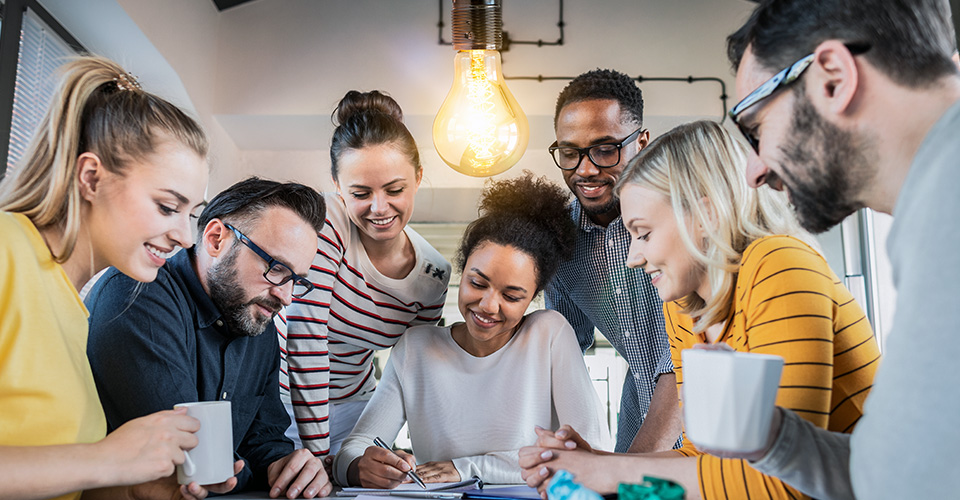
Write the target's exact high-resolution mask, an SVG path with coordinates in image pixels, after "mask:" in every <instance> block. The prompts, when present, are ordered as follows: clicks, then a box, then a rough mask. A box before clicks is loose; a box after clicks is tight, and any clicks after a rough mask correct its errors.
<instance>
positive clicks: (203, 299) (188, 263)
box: [166, 247, 222, 328]
mask: <svg viewBox="0 0 960 500" xmlns="http://www.w3.org/2000/svg"><path fill="white" fill-rule="evenodd" d="M194 248H196V247H192V248H189V249H186V250H181V251H179V252H177V253H176V255H174V256H173V257H171V258H170V259H168V260H167V264H166V265H167V267H168V268H169V269H170V273H171V274H173V275H175V276H177V277H179V279H180V280H182V281H183V283H184V285H186V290H187V293H188V294H190V300H192V301H193V303H194V305H196V317H195V318H194V320H195V321H196V322H197V327H199V328H207V327H209V326H210V325H212V324H213V323H215V322H216V321H217V320H219V319H220V316H222V315H221V314H220V310H219V309H217V306H216V304H214V303H213V299H211V298H210V296H209V295H207V292H206V290H204V289H203V285H202V284H200V278H199V277H198V276H197V273H196V272H195V271H194V270H193V260H194V259H195V258H196V256H195V254H194Z"/></svg>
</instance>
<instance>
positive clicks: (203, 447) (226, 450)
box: [175, 401, 233, 485]
mask: <svg viewBox="0 0 960 500" xmlns="http://www.w3.org/2000/svg"><path fill="white" fill-rule="evenodd" d="M175 408H186V409H187V415H190V416H191V417H193V418H195V419H197V420H199V421H200V430H198V431H197V433H196V435H197V439H198V440H199V444H197V446H196V448H194V449H192V450H189V451H187V452H186V461H185V462H184V463H183V464H182V465H178V466H177V482H179V483H180V484H189V483H191V482H193V481H196V482H197V483H198V484H201V485H207V484H218V483H222V482H224V481H226V480H227V479H230V478H231V477H232V476H233V418H232V416H231V413H230V402H229V401H200V402H196V403H180V404H178V405H175Z"/></svg>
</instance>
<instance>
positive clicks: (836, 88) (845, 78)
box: [805, 40, 860, 115]
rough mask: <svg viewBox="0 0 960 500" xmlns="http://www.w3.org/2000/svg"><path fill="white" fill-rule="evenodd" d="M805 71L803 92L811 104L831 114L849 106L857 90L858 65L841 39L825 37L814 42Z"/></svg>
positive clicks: (858, 82) (843, 112)
mask: <svg viewBox="0 0 960 500" xmlns="http://www.w3.org/2000/svg"><path fill="white" fill-rule="evenodd" d="M807 73H808V74H807V75H806V77H805V78H807V81H806V89H807V96H808V98H809V99H810V102H811V103H812V104H813V105H814V107H815V108H817V109H818V110H819V111H820V112H821V113H824V112H826V113H830V114H833V115H842V114H845V113H847V112H848V111H849V110H850V107H851V103H852V102H853V100H854V97H856V95H857V91H858V90H859V85H860V67H859V66H858V65H857V59H856V57H855V56H854V55H853V54H852V53H850V49H848V48H847V46H846V45H844V44H843V42H840V41H839V40H827V41H825V42H823V43H821V44H820V45H818V46H817V49H816V50H815V51H814V58H813V63H812V64H811V65H810V68H808V69H807Z"/></svg>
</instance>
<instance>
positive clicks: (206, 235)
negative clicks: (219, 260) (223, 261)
mask: <svg viewBox="0 0 960 500" xmlns="http://www.w3.org/2000/svg"><path fill="white" fill-rule="evenodd" d="M231 233H232V231H230V230H229V229H227V226H226V225H224V223H223V221H222V220H220V219H210V222H208V223H207V227H205V228H203V237H202V238H201V241H200V243H201V244H203V248H204V249H205V250H206V251H207V254H208V255H209V256H211V257H219V256H220V254H222V253H224V252H225V251H227V250H229V249H230V244H229V243H227V241H228V240H230V234H231Z"/></svg>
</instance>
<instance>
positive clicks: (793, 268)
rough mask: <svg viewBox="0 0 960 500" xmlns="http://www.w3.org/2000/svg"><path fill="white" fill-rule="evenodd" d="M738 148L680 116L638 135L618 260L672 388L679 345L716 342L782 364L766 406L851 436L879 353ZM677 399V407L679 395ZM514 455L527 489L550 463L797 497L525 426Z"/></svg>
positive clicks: (689, 459)
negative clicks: (533, 438)
mask: <svg viewBox="0 0 960 500" xmlns="http://www.w3.org/2000/svg"><path fill="white" fill-rule="evenodd" d="M746 162H747V155H746V151H745V149H744V147H743V146H742V145H740V144H739V143H738V142H736V141H734V140H733V139H732V138H731V136H730V135H729V134H728V133H727V132H726V130H724V129H723V128H722V127H721V126H720V125H718V124H716V123H714V122H709V121H700V122H694V123H690V124H686V125H681V126H679V127H677V128H675V129H673V130H671V131H670V132H667V133H666V134H664V135H663V136H662V137H660V138H658V139H657V140H656V141H654V142H653V143H651V144H650V146H648V147H647V148H646V149H644V150H643V151H642V152H641V153H640V155H638V156H637V158H635V159H634V160H633V161H631V163H630V164H629V165H628V166H627V169H626V170H625V171H624V173H623V175H622V176H621V179H620V181H619V183H618V185H617V192H618V193H619V195H620V200H621V201H620V203H621V210H622V213H623V218H624V224H625V226H626V227H627V230H628V231H629V232H630V234H631V235H632V236H633V238H634V240H633V243H632V244H631V248H630V256H629V258H628V260H627V265H629V266H631V267H642V268H643V269H644V271H645V272H647V273H648V274H650V277H651V281H652V283H653V284H654V286H655V287H656V288H657V291H658V293H659V294H660V297H661V298H662V299H663V301H664V317H665V320H666V326H667V334H668V336H669V337H670V350H671V353H672V357H673V362H674V367H675V369H676V376H677V386H678V388H679V387H681V386H682V384H683V367H682V366H681V363H680V359H681V358H680V352H681V351H682V350H683V349H687V348H690V347H693V346H694V345H696V344H703V343H708V344H717V343H724V344H727V345H728V346H730V347H731V348H733V349H735V350H737V351H742V352H760V353H765V354H775V355H778V356H782V357H783V358H784V359H785V361H786V362H785V366H784V371H783V377H782V379H781V382H780V389H779V392H778V393H777V404H778V405H779V406H782V407H785V408H790V409H792V410H794V411H795V412H797V413H798V414H800V415H801V416H803V417H804V418H807V419H808V420H810V421H811V422H813V423H815V424H816V425H818V426H821V427H823V428H826V429H829V430H831V431H837V432H851V431H852V430H853V427H854V426H855V425H856V423H857V421H858V420H859V418H860V416H861V414H862V413H863V403H864V401H865V400H866V397H867V394H868V393H869V390H870V387H871V385H872V383H873V376H874V373H875V371H876V368H877V365H878V362H879V358H880V353H879V348H878V346H877V342H876V340H875V338H874V336H873V332H872V331H871V329H870V324H869V323H868V321H867V320H866V318H865V316H864V314H863V311H862V310H861V309H860V306H858V305H857V303H856V302H855V301H854V300H853V297H852V296H851V295H850V292H849V291H848V290H847V289H846V288H845V287H844V286H843V284H842V282H841V281H840V279H839V278H837V276H836V275H835V274H834V273H833V272H832V271H831V270H830V267H829V266H828V265H827V262H826V261H825V260H824V258H823V257H822V256H821V255H820V253H818V251H817V250H816V249H815V248H814V247H813V246H811V244H810V243H808V242H807V241H810V242H812V238H811V237H810V235H809V234H807V233H805V232H804V231H803V230H802V229H800V227H799V225H798V224H797V222H796V220H795V219H794V216H793V214H792V211H791V210H790V209H789V206H788V203H787V200H786V198H785V196H784V195H783V194H782V193H779V192H775V191H773V190H771V189H769V188H766V187H763V188H761V189H759V190H753V189H750V188H749V187H748V186H747V185H746V182H745V181H744V179H745V176H744V170H745V168H746ZM681 404H682V402H681ZM539 433H540V439H539V440H538V442H537V445H536V446H531V447H527V448H524V449H523V450H521V456H520V465H521V467H523V468H524V471H523V477H524V479H525V480H526V481H527V483H528V484H530V485H532V486H538V487H540V488H541V490H542V489H543V487H544V486H545V485H546V484H547V481H546V479H548V478H549V477H550V476H552V474H553V473H554V472H555V471H557V470H560V469H566V470H568V471H570V472H572V473H573V474H574V476H575V479H576V480H577V481H578V482H580V483H582V484H585V485H586V486H588V487H590V488H593V489H595V490H597V491H599V492H601V493H611V492H615V491H616V488H617V485H618V484H619V483H638V482H641V481H642V478H643V476H645V475H649V476H657V477H663V478H669V479H673V480H675V481H677V482H679V483H680V484H682V485H683V486H684V488H685V489H686V491H687V498H705V499H739V498H751V499H766V498H803V497H804V496H803V495H802V494H800V493H799V492H798V491H796V490H794V489H793V488H791V487H790V486H788V485H786V484H784V483H783V482H781V481H780V480H778V479H776V478H773V477H769V476H764V475H763V474H760V473H759V472H757V471H755V470H753V469H752V468H751V467H750V464H749V462H747V461H745V460H739V459H722V458H718V457H714V456H711V455H707V454H704V453H702V452H700V451H699V450H697V449H696V448H695V447H694V445H693V444H692V443H690V442H689V441H687V440H686V439H684V445H683V447H682V448H680V449H679V450H673V451H667V452H661V453H654V454H642V455H624V454H606V453H600V452H595V451H593V450H591V449H589V447H587V446H585V445H584V443H583V442H582V440H581V439H580V438H579V435H578V434H577V433H576V431H575V430H573V429H569V428H561V429H560V430H558V431H557V433H551V432H546V431H539Z"/></svg>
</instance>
